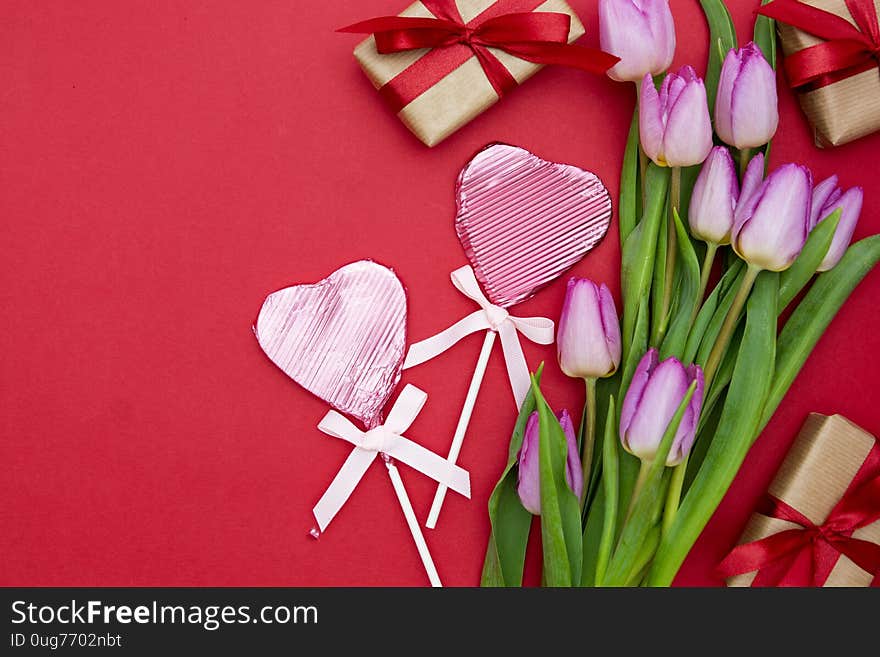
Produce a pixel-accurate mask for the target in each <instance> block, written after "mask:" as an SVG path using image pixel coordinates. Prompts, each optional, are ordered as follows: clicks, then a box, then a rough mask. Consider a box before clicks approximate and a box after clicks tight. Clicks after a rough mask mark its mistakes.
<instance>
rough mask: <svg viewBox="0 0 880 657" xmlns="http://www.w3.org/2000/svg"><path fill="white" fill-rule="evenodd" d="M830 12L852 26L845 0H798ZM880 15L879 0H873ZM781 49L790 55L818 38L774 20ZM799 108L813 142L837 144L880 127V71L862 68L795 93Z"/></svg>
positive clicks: (814, 43) (823, 144)
mask: <svg viewBox="0 0 880 657" xmlns="http://www.w3.org/2000/svg"><path fill="white" fill-rule="evenodd" d="M801 2H803V3H804V4H808V5H812V6H814V7H818V8H819V9H824V10H825V11H830V12H832V13H834V14H837V15H838V16H842V17H843V18H845V19H847V20H848V21H849V22H850V23H852V24H853V25H855V21H854V20H853V18H852V15H851V14H850V13H849V10H848V9H847V7H846V2H845V0H801ZM874 4H875V5H876V7H877V12H878V14H880V0H874ZM778 26H779V38H780V40H781V41H782V49H783V51H784V52H785V54H786V55H790V54H792V53H794V52H797V51H799V50H803V49H804V48H808V47H809V46H814V45H816V44H818V43H821V42H822V39H819V38H817V37H814V36H813V35H811V34H807V33H806V32H802V31H801V30H798V29H797V28H794V27H791V26H790V25H785V24H784V23H778ZM799 99H800V103H801V108H802V109H803V110H804V114H806V115H807V119H808V120H809V121H810V125H812V126H813V131H814V138H815V140H816V145H817V146H819V147H820V148H826V147H829V146H839V145H841V144H845V143H847V142H850V141H853V140H855V139H859V138H860V137H864V136H865V135H868V134H871V133H872V132H876V131H878V130H880V70H878V69H877V68H873V69H870V70H868V71H864V72H863V73H859V74H857V75H854V76H852V77H849V78H846V79H844V80H840V81H839V82H835V83H834V84H830V85H828V86H826V87H820V88H819V89H813V90H809V91H804V92H801V93H800V94H799Z"/></svg>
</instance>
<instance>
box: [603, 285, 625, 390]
mask: <svg viewBox="0 0 880 657" xmlns="http://www.w3.org/2000/svg"><path fill="white" fill-rule="evenodd" d="M599 312H600V313H601V315H602V329H603V330H604V332H605V345H606V347H607V349H608V356H609V358H610V360H611V364H612V365H613V366H614V367H613V369H612V370H611V371H609V372H608V374H613V373H614V372H616V371H617V368H618V367H619V366H620V351H621V341H620V320H619V319H618V317H617V308H616V306H615V305H614V298H613V297H612V296H611V290H609V289H608V286H607V285H605V283H602V285H600V286H599Z"/></svg>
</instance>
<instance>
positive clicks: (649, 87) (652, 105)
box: [639, 74, 663, 164]
mask: <svg viewBox="0 0 880 657" xmlns="http://www.w3.org/2000/svg"><path fill="white" fill-rule="evenodd" d="M641 89H642V91H641V98H640V101H639V137H640V139H641V142H642V149H643V150H644V151H645V154H646V155H647V156H648V157H650V158H651V159H652V160H653V161H654V162H657V163H658V164H662V163H663V162H662V160H661V158H662V152H661V148H662V145H663V108H662V106H661V105H660V94H659V93H658V92H657V88H656V87H655V86H654V80H653V78H651V76H650V75H648V74H646V75H645V77H644V78H643V79H642V87H641Z"/></svg>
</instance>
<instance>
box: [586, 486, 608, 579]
mask: <svg viewBox="0 0 880 657" xmlns="http://www.w3.org/2000/svg"><path fill="white" fill-rule="evenodd" d="M604 525H605V489H604V487H602V486H600V487H599V489H598V490H597V491H596V496H595V498H594V500H593V504H592V505H591V506H590V508H589V510H588V513H587V519H586V521H585V522H584V536H583V546H584V563H583V568H582V569H581V586H595V585H596V561H597V559H598V557H599V543H600V541H601V538H602V527H603V526H604Z"/></svg>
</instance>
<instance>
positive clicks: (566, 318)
mask: <svg viewBox="0 0 880 657" xmlns="http://www.w3.org/2000/svg"><path fill="white" fill-rule="evenodd" d="M606 289H607V288H606ZM601 295H602V291H601V288H599V286H597V285H596V284H595V283H593V281H591V280H589V279H586V278H572V279H570V280H569V282H568V288H567V289H566V293H565V302H564V303H563V306H562V314H561V316H560V318H559V328H558V330H557V334H556V342H557V349H556V353H557V357H558V360H559V367H560V369H561V370H562V371H563V372H564V373H565V374H566V375H567V376H571V377H576V378H582V379H597V378H602V377H605V376H608V375H609V374H613V373H614V371H615V370H616V369H617V366H618V364H619V362H620V355H619V354H620V347H619V341H620V338H619V330H620V329H619V328H618V338H617V341H618V345H617V346H616V347H614V345H611V344H609V342H608V338H607V335H608V330H609V328H608V327H607V326H606V319H605V318H604V317H603V307H602V305H603V303H604V302H603V300H602V298H601ZM609 296H610V295H609ZM611 311H612V313H613V315H614V316H613V318H612V320H611V321H612V322H613V323H615V324H616V323H617V315H616V313H614V305H613V301H612V306H611ZM615 348H616V353H617V355H616V357H615V351H614V349H615Z"/></svg>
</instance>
